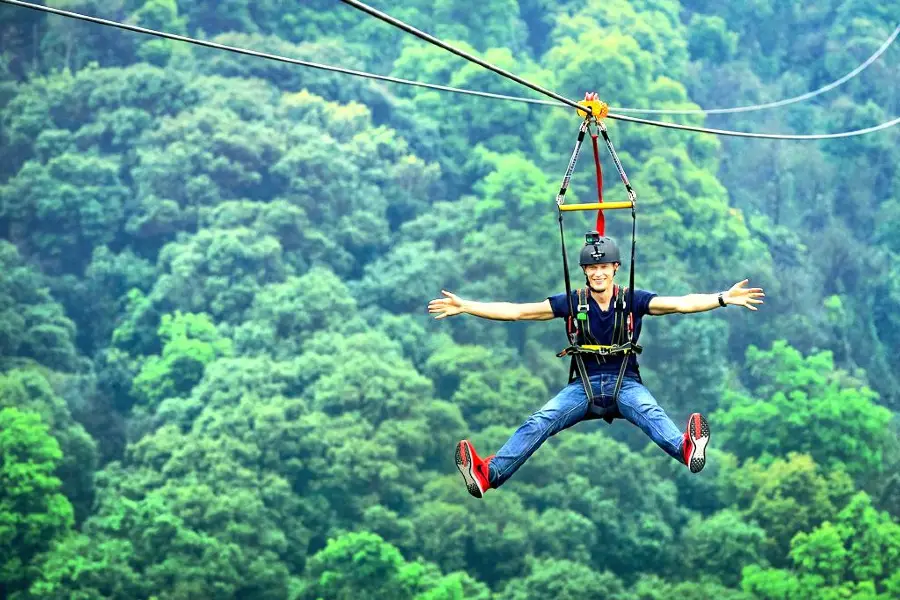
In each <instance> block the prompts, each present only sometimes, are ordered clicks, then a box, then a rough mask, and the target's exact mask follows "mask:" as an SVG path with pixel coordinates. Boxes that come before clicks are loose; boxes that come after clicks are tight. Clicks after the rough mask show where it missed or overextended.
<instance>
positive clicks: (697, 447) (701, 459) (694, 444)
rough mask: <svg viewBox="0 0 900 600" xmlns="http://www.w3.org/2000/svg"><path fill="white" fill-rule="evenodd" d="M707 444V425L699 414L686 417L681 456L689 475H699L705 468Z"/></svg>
mask: <svg viewBox="0 0 900 600" xmlns="http://www.w3.org/2000/svg"><path fill="white" fill-rule="evenodd" d="M708 443H709V423H707V422H706V418H704V416H703V415H701V414H700V413H694V414H692V415H691V416H690V417H688V424H687V429H686V430H685V432H684V444H683V445H682V446H681V455H682V457H683V458H684V464H686V465H687V466H688V467H689V468H690V469H691V473H699V472H700V471H702V470H703V467H704V466H706V445H707V444H708Z"/></svg>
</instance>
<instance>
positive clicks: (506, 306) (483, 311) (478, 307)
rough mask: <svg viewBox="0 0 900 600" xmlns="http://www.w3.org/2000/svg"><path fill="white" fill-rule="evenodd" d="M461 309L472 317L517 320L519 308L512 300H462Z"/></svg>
mask: <svg viewBox="0 0 900 600" xmlns="http://www.w3.org/2000/svg"><path fill="white" fill-rule="evenodd" d="M462 311H463V312H464V313H467V314H470V315H472V316H473V317H481V318H482V319H491V320H493V321H518V320H519V318H520V316H521V312H522V311H521V308H520V306H519V305H518V304H514V303H512V302H476V301H475V300H463V303H462Z"/></svg>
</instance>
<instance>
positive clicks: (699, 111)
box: [610, 25, 900, 115]
mask: <svg viewBox="0 0 900 600" xmlns="http://www.w3.org/2000/svg"><path fill="white" fill-rule="evenodd" d="M898 33H900V25H897V27H895V28H894V33H892V34H891V35H890V36H888V38H887V39H886V40H885V41H884V43H883V44H881V47H879V48H878V50H876V51H875V53H874V54H872V56H870V57H869V58H867V59H866V60H865V61H863V62H862V63H861V64H859V65H858V66H857V67H856V68H855V69H853V70H852V71H850V72H849V73H847V74H846V75H844V76H843V77H841V78H840V79H836V80H834V81H832V82H831V83H829V84H827V85H823V86H822V87H820V88H819V89H817V90H813V91H812V92H806V93H805V94H800V95H799V96H793V97H791V98H784V99H783V100H775V101H774V102H766V103H764V104H749V105H747V106H735V107H732V108H696V109H683V110H680V109H668V108H610V110H616V111H619V112H623V113H639V114H656V115H663V114H666V115H724V114H732V113H742V112H752V111H756V110H765V109H768V108H778V107H781V106H787V105H789V104H794V103H796V102H803V101H804V100H809V99H810V98H814V97H816V96H818V95H819V94H824V93H825V92H828V91H830V90H833V89H834V88H836V87H838V86H840V85H843V84H844V83H846V82H848V81H850V80H851V79H853V78H854V77H856V76H857V75H859V74H860V73H862V72H863V71H864V70H865V69H866V68H867V67H868V66H869V65H871V64H872V63H873V62H875V61H876V60H878V58H879V57H880V56H881V55H882V54H884V53H885V51H886V50H887V49H888V48H890V46H891V44H892V43H894V40H895V39H896V38H897V34H898Z"/></svg>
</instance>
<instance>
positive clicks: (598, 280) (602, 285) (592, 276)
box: [584, 263, 619, 294]
mask: <svg viewBox="0 0 900 600" xmlns="http://www.w3.org/2000/svg"><path fill="white" fill-rule="evenodd" d="M618 268H619V263H606V264H602V265H587V266H586V267H584V275H585V277H587V281H588V286H589V287H590V288H591V290H593V291H595V292H597V293H599V294H602V293H603V292H605V291H606V290H607V289H609V286H610V285H612V282H613V277H614V276H615V274H616V270H617V269H618Z"/></svg>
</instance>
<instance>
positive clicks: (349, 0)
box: [341, 0, 900, 140]
mask: <svg viewBox="0 0 900 600" xmlns="http://www.w3.org/2000/svg"><path fill="white" fill-rule="evenodd" d="M341 2H343V3H344V4H348V5H350V6H352V7H353V8H356V9H357V10H360V11H362V12H364V13H366V14H368V15H370V16H372V17H375V18H376V19H379V20H381V21H384V22H385V23H388V24H389V25H392V26H394V27H397V28H398V29H401V30H403V31H405V32H407V33H410V34H412V35H414V36H416V37H418V38H420V39H422V40H425V41H426V42H428V43H430V44H433V45H435V46H438V47H439V48H442V49H444V50H447V51H448V52H452V53H453V54H456V55H457V56H460V57H462V58H464V59H466V60H468V61H470V62H473V63H475V64H477V65H480V66H482V67H484V68H486V69H489V70H491V71H494V72H495V73H497V74H499V75H501V76H503V77H506V78H508V79H511V80H513V81H515V82H516V83H518V84H520V85H524V86H526V87H528V88H531V89H533V90H535V91H537V92H539V93H541V94H544V95H546V96H549V97H551V98H554V99H556V100H559V101H563V102H564V103H565V104H566V105H569V106H572V105H573V104H574V103H573V102H572V101H571V100H569V99H568V98H564V97H562V96H560V95H559V94H556V93H555V92H551V91H549V90H545V89H544V88H542V87H540V86H538V85H536V84H533V83H531V82H529V81H526V80H524V79H522V78H521V77H519V76H518V75H514V74H512V73H509V72H508V71H505V70H503V69H501V68H499V67H496V66H494V65H492V64H490V63H489V62H487V61H484V60H482V59H480V58H478V57H476V56H472V55H471V54H469V53H468V52H465V51H463V50H460V49H458V48H455V47H453V46H451V45H450V44H448V43H446V42H444V41H442V40H440V39H438V38H436V37H434V36H433V35H430V34H428V33H425V32H424V31H420V30H419V29H416V28H415V27H413V26H412V25H409V24H407V23H404V22H403V21H401V20H400V19H397V18H396V17H392V16H391V15H389V14H387V13H385V12H382V11H380V10H377V9H375V8H372V7H371V6H369V5H367V4H365V3H364V2H360V0H341ZM898 29H900V27H898ZM896 33H897V32H896V31H895V32H894V35H893V36H892V37H891V38H889V42H893V38H894V37H896ZM889 42H886V45H883V47H884V48H885V49H886V48H887V46H889V45H890V43H889ZM882 51H883V50H882ZM872 60H874V59H872ZM860 70H862V69H860ZM789 100H790V99H789ZM575 106H577V105H575ZM580 108H583V107H580ZM608 116H609V118H611V119H617V120H620V121H628V122H632V123H642V124H645V125H655V126H657V127H667V128H670V129H680V130H683V131H695V132H699V133H712V134H715V135H726V136H734V137H751V138H762V139H782V140H787V139H790V140H823V139H831V138H839V137H850V136H853V135H863V134H865V133H872V132H875V131H880V130H882V129H887V128H888V127H893V126H894V125H896V124H897V123H900V117H898V118H896V119H894V120H892V121H888V122H886V123H881V124H879V125H875V126H873V127H867V128H865V129H860V130H857V131H845V132H841V133H834V134H810V135H795V134H770V133H750V132H742V131H730V130H725V129H712V128H708V127H694V126H691V125H681V124H678V123H667V122H663V121H652V120H649V119H639V118H636V117H628V116H625V115H620V114H616V113H613V112H610V113H609V115H608Z"/></svg>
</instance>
